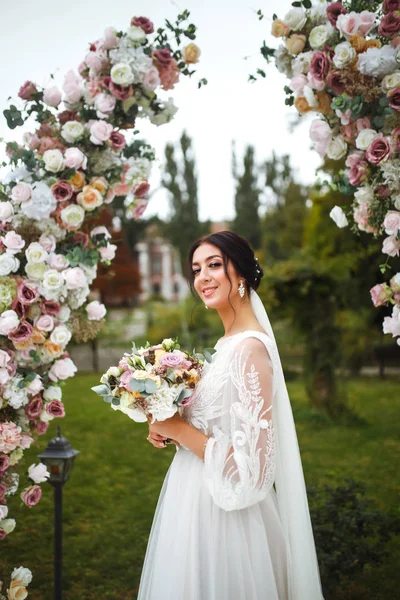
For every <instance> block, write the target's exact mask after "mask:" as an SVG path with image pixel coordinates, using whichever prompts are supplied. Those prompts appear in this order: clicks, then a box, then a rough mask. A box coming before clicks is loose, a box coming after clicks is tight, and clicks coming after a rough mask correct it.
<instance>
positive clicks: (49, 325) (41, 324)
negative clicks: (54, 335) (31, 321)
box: [35, 315, 54, 331]
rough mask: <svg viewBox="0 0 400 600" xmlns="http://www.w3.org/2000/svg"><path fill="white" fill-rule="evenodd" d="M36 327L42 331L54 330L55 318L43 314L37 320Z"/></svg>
mask: <svg viewBox="0 0 400 600" xmlns="http://www.w3.org/2000/svg"><path fill="white" fill-rule="evenodd" d="M35 327H36V329H39V330H40V331H53V329H54V319H53V317H52V316H51V315H41V316H40V317H39V318H38V319H37V320H36V321H35Z"/></svg>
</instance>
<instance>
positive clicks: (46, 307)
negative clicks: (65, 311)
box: [40, 298, 61, 316]
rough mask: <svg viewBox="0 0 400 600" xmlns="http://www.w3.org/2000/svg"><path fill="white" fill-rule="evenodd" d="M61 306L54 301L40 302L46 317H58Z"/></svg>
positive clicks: (43, 300)
mask: <svg viewBox="0 0 400 600" xmlns="http://www.w3.org/2000/svg"><path fill="white" fill-rule="evenodd" d="M60 309H61V304H59V303H58V302H54V301H53V300H45V299H44V298H42V300H41V302H40V310H41V311H42V313H45V314H46V315H53V316H55V315H57V314H58V313H59V312H60Z"/></svg>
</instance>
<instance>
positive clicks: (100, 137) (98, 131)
mask: <svg viewBox="0 0 400 600" xmlns="http://www.w3.org/2000/svg"><path fill="white" fill-rule="evenodd" d="M112 130H113V126H112V125H111V124H110V123H106V122H105V121H93V122H92V124H91V126H90V141H91V142H92V144H95V145H97V146H101V145H102V144H104V142H107V140H109V139H110V135H111V133H112Z"/></svg>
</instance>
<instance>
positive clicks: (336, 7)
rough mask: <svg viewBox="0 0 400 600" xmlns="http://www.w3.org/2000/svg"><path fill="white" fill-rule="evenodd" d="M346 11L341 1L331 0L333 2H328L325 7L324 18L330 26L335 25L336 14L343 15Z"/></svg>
mask: <svg viewBox="0 0 400 600" xmlns="http://www.w3.org/2000/svg"><path fill="white" fill-rule="evenodd" d="M346 13H347V9H346V8H345V7H344V6H343V4H342V3H341V2H333V4H329V6H327V8H326V18H327V19H328V21H329V23H330V24H331V25H332V27H336V22H337V19H338V16H339V15H345V14H346Z"/></svg>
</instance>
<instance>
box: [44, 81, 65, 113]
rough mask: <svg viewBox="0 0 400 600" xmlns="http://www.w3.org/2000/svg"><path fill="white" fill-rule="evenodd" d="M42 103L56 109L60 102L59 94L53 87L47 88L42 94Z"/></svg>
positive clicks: (56, 88)
mask: <svg viewBox="0 0 400 600" xmlns="http://www.w3.org/2000/svg"><path fill="white" fill-rule="evenodd" d="M43 102H44V103H45V104H47V105H48V106H53V107H54V108H57V106H58V105H59V104H60V102H61V92H60V90H59V89H58V87H56V86H55V85H53V86H51V87H48V88H46V89H45V90H44V92H43Z"/></svg>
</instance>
